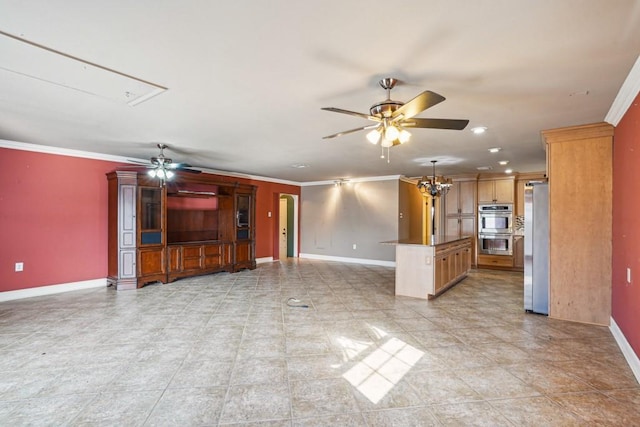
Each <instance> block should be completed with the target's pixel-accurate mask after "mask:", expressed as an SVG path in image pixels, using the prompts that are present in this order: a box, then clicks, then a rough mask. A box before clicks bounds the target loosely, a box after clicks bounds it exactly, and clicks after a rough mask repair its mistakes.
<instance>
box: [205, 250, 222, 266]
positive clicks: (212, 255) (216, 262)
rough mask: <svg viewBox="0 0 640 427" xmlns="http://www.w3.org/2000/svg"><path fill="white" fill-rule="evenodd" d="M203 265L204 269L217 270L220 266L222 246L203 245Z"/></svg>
mask: <svg viewBox="0 0 640 427" xmlns="http://www.w3.org/2000/svg"><path fill="white" fill-rule="evenodd" d="M203 256H204V260H203V264H204V266H203V267H204V268H205V269H211V268H218V267H220V265H221V264H222V245H220V244H211V245H204V251H203Z"/></svg>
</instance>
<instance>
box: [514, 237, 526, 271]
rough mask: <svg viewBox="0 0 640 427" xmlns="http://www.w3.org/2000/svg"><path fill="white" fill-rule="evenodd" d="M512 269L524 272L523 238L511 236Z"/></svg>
mask: <svg viewBox="0 0 640 427" xmlns="http://www.w3.org/2000/svg"><path fill="white" fill-rule="evenodd" d="M513 267H514V268H515V269H517V270H524V236H513Z"/></svg>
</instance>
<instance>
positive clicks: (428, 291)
mask: <svg viewBox="0 0 640 427" xmlns="http://www.w3.org/2000/svg"><path fill="white" fill-rule="evenodd" d="M470 268H471V238H469V237H465V238H462V239H455V238H450V239H448V240H446V241H444V242H443V243H438V244H436V245H426V244H417V243H403V242H402V241H400V242H398V243H397V244H396V289H395V293H396V295H404V296H410V297H414V298H424V299H426V298H433V297H435V296H437V295H439V294H441V293H442V292H444V291H445V290H447V289H448V288H450V287H451V286H453V285H455V284H456V283H458V282H459V281H461V280H462V279H464V278H465V277H466V276H467V274H468V272H469V269H470Z"/></svg>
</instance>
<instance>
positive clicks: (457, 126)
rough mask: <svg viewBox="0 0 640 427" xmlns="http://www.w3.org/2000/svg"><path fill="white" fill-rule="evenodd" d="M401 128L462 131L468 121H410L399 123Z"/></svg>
mask: <svg viewBox="0 0 640 427" xmlns="http://www.w3.org/2000/svg"><path fill="white" fill-rule="evenodd" d="M400 123H401V125H402V126H406V127H414V128H429V129H451V130H462V129H464V128H465V127H467V125H468V124H469V120H455V119H410V120H406V121H404V120H403V121H401V122H400Z"/></svg>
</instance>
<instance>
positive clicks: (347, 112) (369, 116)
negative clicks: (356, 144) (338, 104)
mask: <svg viewBox="0 0 640 427" xmlns="http://www.w3.org/2000/svg"><path fill="white" fill-rule="evenodd" d="M321 110H325V111H333V112H334V113H342V114H349V115H350V116H356V117H362V118H363V119H367V120H372V121H374V122H381V121H382V119H380V118H379V117H376V116H371V115H369V114H364V113H358V112H356V111H349V110H343V109H342V108H335V107H324V108H321Z"/></svg>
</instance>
